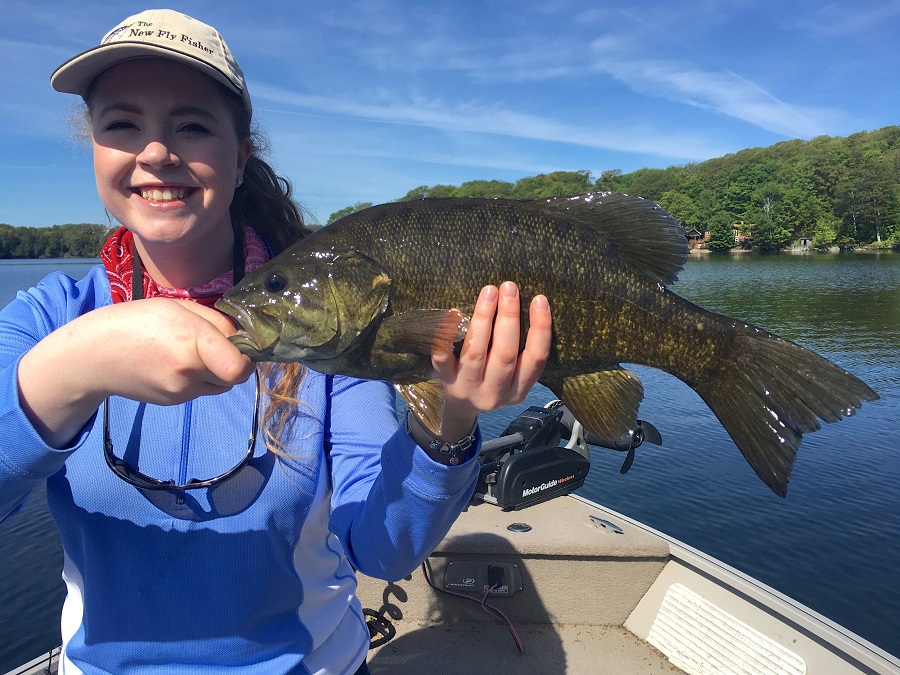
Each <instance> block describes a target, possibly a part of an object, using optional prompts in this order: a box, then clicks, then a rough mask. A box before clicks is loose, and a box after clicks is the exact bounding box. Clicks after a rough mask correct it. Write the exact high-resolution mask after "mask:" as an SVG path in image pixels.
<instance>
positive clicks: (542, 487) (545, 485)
mask: <svg viewBox="0 0 900 675" xmlns="http://www.w3.org/2000/svg"><path fill="white" fill-rule="evenodd" d="M573 478H575V474H574V473H573V474H572V475H571V476H566V477H565V478H554V479H553V480H550V481H547V482H546V483H541V484H540V485H535V486H534V487H530V488H525V489H524V490H522V496H523V497H530V496H531V495H533V494H537V493H538V492H543V491H544V490H549V489H550V488H554V487H556V486H557V485H561V484H562V483H567V482H568V481H570V480H572V479H573Z"/></svg>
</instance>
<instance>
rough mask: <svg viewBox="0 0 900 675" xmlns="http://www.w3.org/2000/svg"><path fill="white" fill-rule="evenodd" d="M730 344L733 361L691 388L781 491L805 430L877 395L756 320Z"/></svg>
mask: <svg viewBox="0 0 900 675" xmlns="http://www.w3.org/2000/svg"><path fill="white" fill-rule="evenodd" d="M734 349H735V354H736V358H735V360H734V361H730V364H731V365H729V366H725V365H723V366H722V367H720V368H716V369H714V373H713V375H712V376H711V377H710V378H709V379H708V380H707V381H705V382H702V383H694V384H692V387H693V388H694V390H695V391H696V392H697V393H698V394H699V395H700V397H701V398H702V399H703V400H704V401H705V402H706V404H707V405H708V406H709V407H710V409H711V410H712V411H713V413H715V415H716V417H717V418H718V419H719V421H720V422H721V423H722V426H723V427H725V430H726V431H727V432H728V434H729V435H730V436H731V438H732V440H733V441H734V442H735V444H736V445H737V446H738V448H739V449H740V451H741V453H742V454H743V455H744V457H745V458H746V460H747V461H748V462H749V463H750V466H752V467H753V470H754V471H756V474H757V475H758V476H759V477H760V478H761V479H762V480H763V482H765V483H766V485H768V486H769V487H770V488H771V489H772V491H773V492H775V494H777V495H778V496H779V497H785V496H786V495H787V485H788V481H789V480H790V476H791V470H792V469H793V466H794V459H795V458H796V456H797V448H798V447H799V445H800V439H801V437H802V435H803V434H804V433H808V432H812V431H816V430H818V429H819V428H820V425H819V419H822V420H824V421H825V422H837V421H838V420H840V419H841V418H842V417H845V416H849V415H852V414H853V413H854V411H855V409H856V408H859V407H860V406H861V405H862V402H863V401H874V400H876V399H877V398H878V394H876V393H875V392H874V391H872V389H870V388H869V387H868V386H867V385H866V384H865V383H864V382H862V381H861V380H859V379H857V378H856V377H855V376H853V375H852V374H850V373H848V372H847V371H845V370H843V369H842V368H840V367H838V366H836V365H835V364H833V363H832V362H831V361H828V360H827V359H825V358H823V357H821V356H819V355H818V354H816V353H815V352H812V351H810V350H808V349H805V348H804V347H801V346H800V345H797V344H795V343H793V342H791V341H789V340H784V339H782V338H779V337H777V336H775V335H772V334H770V333H767V332H766V331H763V330H761V329H758V328H755V327H753V326H747V329H746V330H745V331H742V332H740V333H739V334H737V335H736V336H735V342H734ZM735 361H736V362H735Z"/></svg>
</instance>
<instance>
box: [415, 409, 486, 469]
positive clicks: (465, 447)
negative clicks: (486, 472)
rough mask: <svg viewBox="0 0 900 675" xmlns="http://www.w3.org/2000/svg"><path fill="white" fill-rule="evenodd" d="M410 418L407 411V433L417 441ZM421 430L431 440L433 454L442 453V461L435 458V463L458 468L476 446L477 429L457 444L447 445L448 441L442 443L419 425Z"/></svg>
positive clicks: (473, 429)
mask: <svg viewBox="0 0 900 675" xmlns="http://www.w3.org/2000/svg"><path fill="white" fill-rule="evenodd" d="M409 418H410V411H409V409H407V411H406V433H408V434H409V435H410V436H412V437H413V439H415V436H414V435H413V432H412V430H411V429H410V427H409ZM418 426H419V428H420V429H421V430H422V431H423V432H424V434H425V436H426V437H428V438H429V441H428V449H429V450H431V452H432V453H440V459H438V458H437V457H434V458H433V459H434V460H435V461H438V462H440V463H441V464H447V465H449V466H456V465H457V464H461V463H462V462H464V461H466V454H467V453H468V452H469V449H470V448H471V447H472V446H473V445H475V429H476V428H477V425H476V427H473V428H472V432H471V433H470V434H469V435H468V436H465V437H463V438H461V439H459V440H458V441H456V442H455V443H447V442H446V441H440V440H438V439H436V438H432V437H431V434H429V433H428V432H427V431H425V429H424V427H422V425H421V424H418Z"/></svg>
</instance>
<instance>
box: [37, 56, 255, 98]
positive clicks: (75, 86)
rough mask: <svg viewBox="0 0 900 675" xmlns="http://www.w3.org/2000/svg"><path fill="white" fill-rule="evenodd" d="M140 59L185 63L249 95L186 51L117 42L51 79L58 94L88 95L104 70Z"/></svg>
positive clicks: (73, 61) (72, 62)
mask: <svg viewBox="0 0 900 675" xmlns="http://www.w3.org/2000/svg"><path fill="white" fill-rule="evenodd" d="M139 58H162V59H169V60H172V61H177V62H179V63H184V64H185V65H188V66H191V67H192V68H196V69H197V70H199V71H201V72H203V73H206V74H207V75H209V76H210V77H211V78H213V79H214V80H216V81H217V82H221V83H222V84H224V85H225V86H226V87H227V88H228V89H229V90H230V91H233V92H234V93H235V94H238V95H239V96H241V97H243V98H245V99H246V98H247V97H246V93H245V92H244V91H243V90H242V89H241V88H240V87H238V86H237V85H235V83H234V82H232V81H231V79H230V78H229V77H228V76H227V75H225V73H223V72H222V71H220V70H218V69H217V68H214V67H212V66H210V65H209V64H208V63H204V62H203V61H200V60H198V59H195V58H194V57H192V56H189V55H187V54H184V53H183V52H179V51H175V50H172V49H166V48H165V47H159V46H156V45H148V44H136V43H133V42H132V43H128V42H116V43H113V44H107V45H101V46H99V47H94V48H93V49H89V50H87V51H86V52H82V53H81V54H78V55H77V56H74V57H72V58H71V59H69V60H68V61H66V62H65V63H64V64H62V65H61V66H60V67H59V68H57V69H56V70H55V71H53V74H52V75H51V76H50V86H51V87H53V88H54V89H55V90H56V91H59V92H63V93H66V94H78V95H79V96H84V95H85V93H86V92H87V90H88V87H89V86H90V84H91V82H92V81H93V79H94V78H95V77H97V76H98V75H99V74H100V73H102V72H103V71H104V70H106V69H108V68H111V67H112V66H114V65H116V64H118V63H122V62H123V61H130V60H131V59H139Z"/></svg>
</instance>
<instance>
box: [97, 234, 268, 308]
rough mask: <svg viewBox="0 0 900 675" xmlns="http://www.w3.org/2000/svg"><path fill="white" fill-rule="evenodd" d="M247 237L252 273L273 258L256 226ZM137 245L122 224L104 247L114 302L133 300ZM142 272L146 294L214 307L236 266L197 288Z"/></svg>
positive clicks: (102, 254)
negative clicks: (167, 282) (160, 280)
mask: <svg viewBox="0 0 900 675" xmlns="http://www.w3.org/2000/svg"><path fill="white" fill-rule="evenodd" d="M243 239H244V270H245V272H246V273H247V274H249V273H250V272H252V271H253V270H255V269H256V268H257V267H260V266H261V265H262V264H263V263H264V262H266V261H267V260H268V259H269V252H268V249H267V248H266V244H265V242H264V241H263V240H262V238H261V237H260V236H259V235H258V234H257V233H256V232H255V231H254V230H253V228H252V227H245V228H244V231H243ZM133 246H134V235H133V234H132V233H131V232H130V231H129V230H127V229H125V228H124V227H120V228H119V229H118V230H116V231H115V232H113V235H112V236H111V237H110V238H109V240H108V241H107V242H106V243H105V244H104V245H103V248H102V249H101V250H100V260H102V261H103V266H104V267H106V277H107V278H108V279H109V286H110V291H111V292H112V299H113V302H126V301H128V300H131V279H132V274H133V272H134V255H133V253H132V251H133V248H132V247H133ZM142 272H143V282H144V283H143V286H144V297H145V298H154V297H163V298H180V299H183V300H194V301H196V302H199V303H200V304H201V305H206V306H207V307H212V306H213V305H214V304H215V302H216V300H218V299H219V298H221V297H222V294H223V293H225V291H227V290H228V289H229V288H231V287H232V286H234V275H233V273H232V270H229V271H227V272H223V273H222V274H220V275H219V276H217V277H216V278H215V279H213V280H212V281H208V282H206V283H205V284H201V285H200V286H194V287H193V288H167V287H165V286H160V285H158V284H157V283H156V282H155V281H153V279H151V278H150V275H149V274H148V273H147V270H146V269H142Z"/></svg>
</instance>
